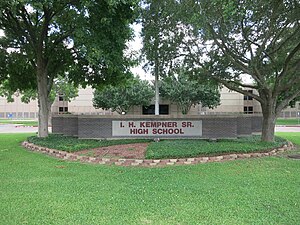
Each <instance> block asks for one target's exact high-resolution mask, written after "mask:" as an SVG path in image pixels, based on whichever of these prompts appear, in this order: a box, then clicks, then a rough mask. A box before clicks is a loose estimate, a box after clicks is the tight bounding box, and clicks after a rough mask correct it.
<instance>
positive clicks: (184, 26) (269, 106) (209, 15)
mask: <svg viewBox="0 0 300 225" xmlns="http://www.w3.org/2000/svg"><path fill="white" fill-rule="evenodd" d="M163 2H167V1H163ZM174 2H177V3H178V4H179V7H177V8H176V11H174V12H173V14H172V13H171V14H170V15H176V16H172V17H169V18H172V19H173V20H174V21H176V28H177V29H176V32H177V34H178V35H184V37H183V38H182V39H181V41H180V42H175V43H174V45H173V49H174V48H175V47H176V48H177V49H179V51H177V52H178V53H179V54H177V55H176V54H174V57H175V59H177V60H179V61H181V62H182V64H183V66H184V67H185V68H190V70H191V71H192V70H195V73H194V74H195V76H198V77H199V75H201V74H202V75H203V74H205V76H208V77H210V78H212V79H215V80H217V81H218V82H220V83H221V84H223V85H225V86H226V87H228V88H229V89H231V90H234V91H237V92H239V93H241V94H245V95H250V96H252V97H253V98H254V99H256V100H257V101H259V102H260V104H261V107H262V113H263V127H262V140H263V141H273V140H274V128H275V121H276V118H277V117H278V115H279V114H280V112H281V111H282V110H283V109H284V108H285V107H287V106H288V105H289V103H290V102H291V101H293V100H294V99H295V98H296V97H298V96H300V74H299V73H300V39H299V36H300V17H299V15H300V3H299V1H295V0H286V1H282V0H276V1H273V0H263V1H261V0H243V1H241V0H235V1H234V0H227V1H223V0H201V1H200V0H199V1H194V0H183V1H175V0H174ZM162 4H163V3H162ZM170 9H172V8H170ZM173 37H174V35H170V36H169V38H167V36H166V35H165V36H164V39H165V40H172V38H173ZM161 42H162V43H160V44H161V45H163V43H170V42H166V41H164V40H163V39H162V40H161ZM175 59H173V61H176V60H175ZM245 76H248V78H250V79H251V82H248V83H245V81H243V79H242V78H243V77H245ZM249 88H250V89H254V90H256V91H254V92H253V93H249V92H247V91H246V90H245V89H249Z"/></svg>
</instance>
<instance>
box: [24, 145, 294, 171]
mask: <svg viewBox="0 0 300 225" xmlns="http://www.w3.org/2000/svg"><path fill="white" fill-rule="evenodd" d="M22 146H23V147H25V148H27V149H29V150H31V151H36V152H42V153H45V154H47V155H50V156H54V157H56V158H59V159H64V160H69V161H80V162H83V163H94V164H103V165H117V166H142V167H155V166H171V165H192V164H198V163H208V162H224V161H231V160H236V159H245V158H258V157H264V156H275V155H277V154H278V153H282V152H285V151H287V150H292V149H294V145H293V143H292V142H287V144H285V145H283V146H282V147H279V148H275V149H273V150H271V151H268V152H256V153H238V154H228V155H219V156H207V157H196V158H179V159H114V158H95V157H88V156H79V155H75V154H72V153H68V152H65V151H59V150H56V149H50V148H46V147H41V146H37V145H34V144H32V143H29V142H27V141H24V142H23V143H22Z"/></svg>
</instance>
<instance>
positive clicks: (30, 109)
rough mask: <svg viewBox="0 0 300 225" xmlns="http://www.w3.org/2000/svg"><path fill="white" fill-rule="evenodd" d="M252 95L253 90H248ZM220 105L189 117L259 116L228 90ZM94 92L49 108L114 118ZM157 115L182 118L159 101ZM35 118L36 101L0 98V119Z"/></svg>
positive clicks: (139, 110) (145, 111) (195, 109)
mask: <svg viewBox="0 0 300 225" xmlns="http://www.w3.org/2000/svg"><path fill="white" fill-rule="evenodd" d="M248 91H249V92H252V91H253V90H250V89H249V90H248ZM220 93H221V102H220V105H219V106H218V107H216V108H214V109H209V108H206V107H202V106H201V104H199V105H196V106H192V108H191V110H190V111H189V113H188V115H220V114H260V113H261V107H260V104H259V102H257V101H256V100H254V99H253V98H252V97H250V96H244V95H242V94H240V93H237V92H234V91H231V90H229V89H227V88H223V89H221V90H220ZM92 99H93V89H92V88H90V87H88V88H86V89H79V96H78V97H76V98H75V99H73V100H72V101H71V102H68V101H65V100H64V97H63V96H60V95H59V96H57V98H56V99H55V101H54V103H53V105H52V114H65V113H71V114H75V115H114V114H117V113H116V112H112V111H111V110H102V109H95V108H94V107H93V103H92ZM299 112H300V102H297V103H296V105H295V107H288V108H287V109H285V110H284V111H283V112H282V113H281V117H284V118H292V117H297V116H298V115H299V114H300V113H299ZM150 114H154V104H153V105H150V107H147V108H145V107H142V106H135V107H133V108H132V109H131V110H130V111H129V112H128V115H137V116H138V115H150ZM160 114H163V115H174V116H180V115H182V114H181V112H180V110H178V108H177V106H176V104H172V103H171V102H170V101H168V100H165V99H161V101H160ZM37 117H38V104H37V101H32V102H30V103H28V104H25V103H22V102H21V98H20V96H15V101H14V102H12V103H8V102H7V101H6V99H5V98H3V97H0V118H12V119H36V118H37Z"/></svg>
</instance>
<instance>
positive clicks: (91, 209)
mask: <svg viewBox="0 0 300 225" xmlns="http://www.w3.org/2000/svg"><path fill="white" fill-rule="evenodd" d="M280 135H281V134H280ZM292 135H296V136H293V137H291V139H294V140H296V141H297V144H300V133H298V134H296V133H293V134H292ZM27 136H28V134H7V135H5V134H1V135H0V142H1V145H0V171H1V173H0V180H1V183H0V221H1V222H0V224H5V225H8V224H299V221H300V188H299V187H300V176H299V174H300V160H291V159H287V158H285V157H266V158H260V159H248V160H236V161H231V162H223V163H209V164H198V165H193V166H171V167H165V168H128V167H116V166H103V165H89V164H81V163H78V162H65V161H61V160H58V159H55V158H51V157H49V156H46V155H43V154H40V153H34V152H29V151H26V150H24V149H23V148H22V147H20V142H21V141H23V140H25V139H26V137H27ZM283 136H285V137H288V138H289V137H290V134H286V133H285V134H284V135H283Z"/></svg>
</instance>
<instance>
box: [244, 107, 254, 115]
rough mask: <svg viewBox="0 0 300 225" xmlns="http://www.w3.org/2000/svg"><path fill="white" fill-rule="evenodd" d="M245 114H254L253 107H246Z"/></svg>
mask: <svg viewBox="0 0 300 225" xmlns="http://www.w3.org/2000/svg"><path fill="white" fill-rule="evenodd" d="M244 113H245V114H253V106H244Z"/></svg>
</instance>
